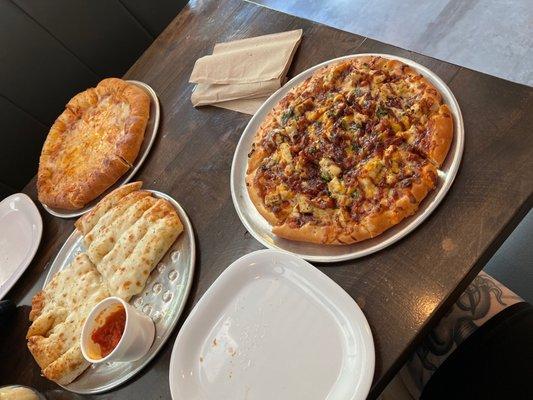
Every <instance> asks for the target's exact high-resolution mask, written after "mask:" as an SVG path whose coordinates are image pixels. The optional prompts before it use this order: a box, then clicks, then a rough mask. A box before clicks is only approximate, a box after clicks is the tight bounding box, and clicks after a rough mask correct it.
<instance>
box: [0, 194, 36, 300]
mask: <svg viewBox="0 0 533 400" xmlns="http://www.w3.org/2000/svg"><path fill="white" fill-rule="evenodd" d="M42 233H43V221H42V219H41V214H39V210H37V207H35V204H34V203H33V201H32V200H31V199H30V198H29V197H28V196H26V195H25V194H24V193H17V194H14V195H11V196H9V197H6V198H5V199H4V200H2V201H1V202H0V299H2V298H3V297H4V296H5V295H6V293H7V292H8V291H9V289H11V287H12V286H13V285H14V284H15V283H16V282H17V280H18V279H19V278H20V276H21V275H22V273H23V272H24V271H25V270H26V268H27V267H28V265H30V262H31V260H32V259H33V256H34V255H35V252H36V251H37V248H38V247H39V242H40V241H41V235H42Z"/></svg>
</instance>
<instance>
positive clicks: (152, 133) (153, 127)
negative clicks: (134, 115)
mask: <svg viewBox="0 0 533 400" xmlns="http://www.w3.org/2000/svg"><path fill="white" fill-rule="evenodd" d="M126 82H129V83H132V84H134V85H136V86H139V87H140V88H142V89H144V90H145V91H146V93H148V95H149V96H150V119H149V120H148V124H147V125H146V130H145V133H144V140H143V142H142V144H141V148H140V149H139V154H138V155H137V158H136V159H135V161H134V162H133V165H132V167H131V169H130V170H129V171H128V172H127V173H126V174H125V175H124V176H122V177H121V178H120V179H119V180H118V181H116V182H115V183H114V184H113V185H111V186H110V187H109V188H108V189H107V190H106V191H105V192H104V193H102V194H101V195H100V196H98V197H97V198H96V199H94V200H93V201H91V202H89V204H87V205H86V206H85V207H83V208H80V209H79V210H63V209H60V208H54V207H48V206H47V205H46V204H43V207H44V209H45V210H46V211H48V212H49V213H50V214H52V215H54V216H56V217H60V218H74V217H79V216H80V215H83V214H85V213H86V212H88V211H91V209H92V208H93V207H94V206H95V205H96V204H97V203H98V202H99V201H100V200H101V199H102V197H104V196H105V195H106V194H108V193H109V192H111V191H113V190H115V189H116V188H117V187H119V186H122V185H124V184H125V183H128V182H129V181H130V180H131V179H132V178H133V176H134V175H135V174H136V173H137V171H138V170H139V168H141V165H142V164H143V162H144V160H145V159H146V157H147V156H148V153H149V152H150V149H151V148H152V145H153V144H154V140H155V137H156V135H157V130H158V128H159V117H160V110H159V99H158V98H157V95H156V94H155V91H154V89H152V88H151V87H150V86H148V85H147V84H146V83H144V82H139V81H126ZM41 204H42V203H41Z"/></svg>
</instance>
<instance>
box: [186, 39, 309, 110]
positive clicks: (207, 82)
mask: <svg viewBox="0 0 533 400" xmlns="http://www.w3.org/2000/svg"><path fill="white" fill-rule="evenodd" d="M301 39H302V30H301V29H298V30H295V31H289V32H282V33H274V34H270V35H264V36H258V37H254V38H248V39H241V40H236V41H233V42H227V43H217V44H216V45H215V48H214V49H213V54H212V55H210V56H205V57H202V58H200V59H198V60H197V61H196V63H195V64H194V68H193V71H192V74H191V77H190V79H189V81H190V82H193V83H197V85H196V87H195V89H194V91H193V93H192V96H191V101H192V104H193V105H194V106H203V105H208V104H211V105H214V106H217V107H222V108H227V109H230V110H235V111H238V112H242V113H246V114H254V113H255V111H257V109H258V108H259V107H260V106H261V104H263V102H264V101H265V100H266V99H267V98H268V96H270V95H271V94H272V93H274V92H275V91H276V90H277V89H279V88H280V87H281V85H283V83H285V75H286V74H287V71H288V69H289V67H290V65H291V61H292V58H293V56H294V53H295V52H296V49H297V48H298V44H299V43H300V40H301Z"/></svg>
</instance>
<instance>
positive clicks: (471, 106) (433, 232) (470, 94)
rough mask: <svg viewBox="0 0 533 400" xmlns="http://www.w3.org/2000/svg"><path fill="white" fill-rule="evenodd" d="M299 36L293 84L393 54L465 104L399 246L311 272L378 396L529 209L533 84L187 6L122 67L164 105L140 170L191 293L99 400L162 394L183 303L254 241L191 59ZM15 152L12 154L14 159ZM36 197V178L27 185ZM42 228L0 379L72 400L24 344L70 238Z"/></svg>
mask: <svg viewBox="0 0 533 400" xmlns="http://www.w3.org/2000/svg"><path fill="white" fill-rule="evenodd" d="M297 28H302V29H303V31H304V37H303V41H302V43H301V45H300V48H299V50H298V52H297V53H296V56H295V58H294V61H293V63H292V67H291V69H290V72H289V76H294V75H296V74H298V73H299V72H301V71H303V70H305V69H307V68H309V67H311V66H313V65H315V64H317V63H320V62H322V61H325V60H328V59H331V58H334V57H339V56H343V55H347V54H352V53H366V52H375V53H389V54H395V55H399V56H403V57H407V58H411V59H413V60H415V61H417V62H419V63H421V64H423V65H425V66H427V67H429V68H430V69H432V70H433V71H434V72H436V73H437V74H438V75H439V76H440V77H441V78H442V79H443V80H444V81H445V82H446V83H447V84H448V85H449V86H450V88H451V90H452V91H453V93H454V94H455V96H456V97H457V100H458V101H459V104H460V106H461V109H462V112H463V117H464V121H465V129H466V145H465V150H464V157H463V161H462V165H461V168H460V170H459V174H458V176H457V178H456V180H455V183H454V184H453V186H452V188H451V190H450V192H449V193H448V195H447V196H446V198H445V199H444V201H443V202H442V204H441V205H440V206H439V207H438V208H437V210H436V211H435V212H434V213H433V214H432V215H431V216H430V217H429V218H428V219H427V220H426V221H425V222H424V223H423V224H422V225H421V226H420V227H418V228H417V229H416V230H415V231H414V232H412V233H411V234H410V235H408V236H407V237H405V238H404V239H402V240H401V241H399V242H398V243H396V244H394V245H392V246H390V247H388V248H387V249H385V250H383V251H380V252H379V253H377V254H373V255H370V256H367V257H365V258H363V259H358V260H354V261H349V262H343V263H338V264H334V265H317V268H319V269H320V270H321V271H323V272H324V273H325V274H327V275H328V276H329V277H331V278H332V279H333V280H334V281H335V282H337V283H338V284H339V285H340V286H341V287H342V288H343V289H344V290H346V291H347V292H348V293H349V294H350V295H351V296H352V297H353V298H354V299H355V300H356V301H357V303H358V304H359V305H360V306H361V308H362V309H363V311H364V313H365V315H366V317H367V319H368V322H369V324H370V326H371V328H372V332H373V335H374V341H375V347H376V368H375V374H374V382H373V385H372V390H371V395H370V397H376V396H377V395H378V394H379V393H380V392H381V391H382V390H383V388H384V387H385V386H386V384H387V383H388V382H389V380H390V379H391V378H392V377H393V375H394V374H395V373H396V372H397V371H398V369H399V368H400V367H401V366H402V364H403V363H404V362H405V360H406V359H407V357H408V355H409V354H410V353H411V352H412V351H413V350H414V348H415V347H416V346H417V345H418V344H419V343H420V341H421V340H422V338H423V337H424V335H425V334H426V333H427V332H428V330H429V329H430V328H431V327H432V326H433V325H434V324H435V323H436V321H438V319H439V317H440V316H441V315H442V314H443V312H444V311H445V309H446V307H447V306H449V305H450V304H451V303H452V302H453V301H454V300H455V299H456V298H457V297H458V296H459V294H460V293H461V292H462V291H463V290H464V289H465V287H466V286H467V285H468V283H469V282H470V281H471V280H472V279H473V278H474V276H475V275H476V274H477V273H478V272H479V270H480V269H481V268H482V267H483V265H484V264H485V262H486V261H487V260H488V259H489V258H490V257H491V256H492V254H493V253H494V252H495V251H496V249H497V248H498V247H499V246H500V244H501V243H502V242H503V240H504V239H505V238H506V237H507V236H508V235H509V233H510V232H511V231H512V229H513V228H514V227H515V226H516V225H517V223H518V222H519V221H520V219H521V218H522V217H523V216H524V215H525V214H526V212H527V211H528V210H529V209H530V208H531V205H532V202H533V195H532V193H533V132H532V128H531V127H532V126H533V112H532V111H533V89H532V88H529V87H526V86H522V85H519V84H514V83H511V82H508V81H505V80H502V79H498V78H494V77H491V76H488V75H485V74H481V73H478V72H474V71H471V70H468V69H465V68H461V67H458V66H455V65H452V64H448V63H445V62H442V61H438V60H435V59H432V58H429V57H425V56H422V55H419V54H415V53H412V52H409V51H406V50H402V49H399V48H396V47H393V46H390V45H387V44H383V43H379V42H376V41H374V40H371V39H368V38H364V37H361V36H357V35H353V34H350V33H346V32H342V31H339V30H336V29H332V28H329V27H326V26H324V25H320V24H316V23H313V22H310V21H307V20H303V19H299V18H295V17H292V16H289V15H286V14H282V13H278V12H276V11H272V10H269V9H266V8H262V7H259V6H256V5H254V4H250V3H246V2H243V1H240V0H221V1H214V0H213V1H192V2H191V3H190V4H189V5H188V6H186V7H185V9H184V10H183V11H182V12H181V13H180V14H179V15H178V16H177V17H176V18H175V19H174V20H173V22H172V23H171V24H170V25H169V26H168V28H167V29H166V30H165V31H164V32H163V33H162V34H161V36H160V37H159V38H158V39H157V40H156V41H155V42H154V43H153V45H152V46H151V47H150V48H149V49H148V50H147V51H146V52H145V53H144V54H143V56H142V57H141V58H140V59H139V60H138V61H137V62H136V63H135V65H134V66H133V67H132V68H131V69H130V70H129V71H128V73H127V74H126V78H129V79H137V80H140V81H143V82H146V83H148V84H149V85H151V86H152V87H153V88H154V89H155V91H156V92H157V94H158V96H159V99H160V102H161V108H162V119H161V126H160V130H159V136H158V138H157V139H156V141H155V144H154V146H153V148H152V151H151V153H150V155H149V156H148V158H147V160H146V162H145V163H144V165H143V167H142V168H141V170H140V172H139V173H138V175H137V179H142V180H143V181H144V182H145V186H146V187H147V188H151V189H157V190H160V191H163V192H166V193H168V194H170V195H171V196H173V197H174V198H175V199H176V200H177V201H178V202H180V203H181V205H182V206H183V207H184V208H185V210H186V211H187V213H188V214H189V216H190V218H191V221H192V223H193V225H194V228H195V230H196V235H197V237H196V241H197V245H198V249H199V251H198V258H197V262H196V273H195V274H196V276H195V279H194V284H193V288H192V290H191V294H190V297H189V300H188V303H187V307H186V309H185V312H184V313H183V315H182V317H181V320H180V322H179V324H178V327H177V328H176V329H175V332H174V334H173V336H172V337H171V339H170V340H169V342H168V343H167V344H166V345H165V347H164V348H163V350H162V351H161V352H160V353H159V354H158V356H157V357H156V358H155V359H154V360H153V361H152V362H151V363H150V364H149V365H148V367H147V368H145V369H144V370H143V371H142V372H141V373H140V374H139V375H137V376H136V377H135V378H133V379H132V380H131V381H129V382H128V383H126V384H124V385H122V386H121V387H119V388H118V389H116V390H114V391H111V392H109V393H107V394H103V395H95V396H89V397H94V398H101V399H111V398H113V399H140V398H143V399H144V398H146V399H156V398H157V399H159V398H165V399H166V398H170V391H169V386H168V368H169V360H170V353H171V350H172V344H173V342H174V339H175V337H176V334H177V332H178V330H179V328H180V326H181V324H182V323H183V321H184V319H185V317H186V316H187V314H188V313H189V311H190V310H191V307H192V306H193V305H194V304H195V303H196V302H197V301H198V300H199V299H200V297H201V296H202V294H203V293H204V292H205V291H206V289H207V288H208V287H209V286H210V285H211V284H212V283H213V281H214V280H215V279H216V278H217V277H218V276H219V275H220V273H221V272H222V271H223V270H224V269H225V268H226V267H227V266H228V265H229V264H230V263H231V262H233V261H234V260H236V259H237V258H238V257H240V256H242V255H244V254H246V253H249V252H251V251H253V250H257V249H260V248H262V246H261V245H260V244H259V243H258V242H257V241H256V240H255V239H253V238H252V237H251V236H250V235H249V234H248V233H247V231H246V229H245V228H244V226H243V225H242V224H241V222H240V221H239V218H238V217H237V214H236V212H235V210H234V208H233V203H232V200H231V196H230V186H229V180H230V167H231V161H232V156H233V152H234V150H235V146H236V144H237V141H238V139H239V137H240V135H241V133H242V132H243V130H244V128H245V126H246V124H247V123H248V121H249V119H250V117H249V116H247V115H243V114H238V113H236V112H232V111H227V110H223V109H219V108H214V107H205V108H200V109H195V108H193V107H192V105H191V102H190V95H191V90H192V87H193V85H192V84H190V83H188V78H189V75H190V73H191V70H192V67H193V65H194V62H195V60H196V59H198V58H199V57H201V56H204V55H206V54H210V53H211V50H212V48H213V45H214V44H215V43H216V42H223V41H229V40H234V39H239V38H245V37H251V36H257V35H262V34H267V33H273V32H280V31H286V30H291V29H297ZM21 156H22V155H21ZM25 192H26V193H28V194H29V195H30V196H31V197H32V198H33V199H34V200H35V201H36V192H35V182H34V181H32V182H30V183H29V184H28V186H27V187H26V189H25ZM40 211H41V215H42V217H43V223H44V231H43V238H42V242H41V245H40V247H39V250H38V253H37V255H36V257H35V259H34V260H33V262H32V263H31V265H30V266H29V267H28V269H27V271H26V272H25V273H24V275H23V276H22V278H21V279H20V280H19V282H18V283H17V284H16V285H15V286H14V288H13V289H12V290H11V291H10V293H9V294H8V296H7V298H10V299H12V300H14V301H15V302H16V303H17V304H18V308H17V312H16V313H15V315H14V316H13V318H12V320H11V321H10V323H9V325H8V326H7V327H2V329H1V331H0V355H1V357H0V360H1V361H2V362H0V385H1V384H7V383H18V384H26V385H30V386H33V387H36V388H37V389H39V390H41V391H43V392H44V393H46V394H47V395H48V396H49V398H53V399H54V398H65V399H68V398H77V397H78V396H76V395H73V394H70V393H68V392H65V391H63V390H61V389H60V388H59V387H57V386H56V385H55V384H53V383H51V382H48V381H46V380H45V379H43V378H42V377H41V376H40V371H39V368H38V367H37V365H36V363H35V362H34V361H33V359H32V357H31V355H30V354H29V352H28V350H27V348H26V342H25V339H24V337H25V332H26V329H27V327H28V326H29V323H28V320H27V318H28V312H29V304H30V301H31V297H32V296H33V295H34V294H35V293H36V292H37V291H38V290H39V289H41V287H42V284H43V281H44V278H45V275H46V273H47V269H48V267H49V265H50V262H51V261H52V260H53V258H54V256H55V255H56V253H57V251H58V250H59V248H60V246H61V245H62V243H63V242H64V240H65V239H66V238H67V236H68V235H69V234H70V233H71V232H72V230H73V220H63V219H60V218H55V217H52V216H50V215H49V214H47V213H46V212H45V211H44V210H43V209H42V208H41V207H40Z"/></svg>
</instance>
